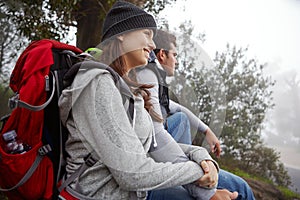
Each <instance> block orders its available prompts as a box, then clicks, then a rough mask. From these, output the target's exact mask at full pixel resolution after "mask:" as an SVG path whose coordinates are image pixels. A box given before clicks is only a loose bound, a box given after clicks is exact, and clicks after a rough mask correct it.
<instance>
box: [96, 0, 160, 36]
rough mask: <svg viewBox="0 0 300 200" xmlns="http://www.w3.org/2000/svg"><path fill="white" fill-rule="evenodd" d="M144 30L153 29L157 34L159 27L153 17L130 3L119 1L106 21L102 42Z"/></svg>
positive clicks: (108, 14)
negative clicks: (130, 32) (127, 32)
mask: <svg viewBox="0 0 300 200" xmlns="http://www.w3.org/2000/svg"><path fill="white" fill-rule="evenodd" d="M142 28H151V29H153V31H154V34H155V32H156V28H157V27H156V22H155V20H154V18H153V16H152V15H150V14H148V13H147V12H145V11H144V10H142V9H141V8H139V7H137V6H135V5H133V4H131V3H129V2H125V1H117V2H116V3H115V4H114V5H113V6H112V8H111V9H110V11H109V12H108V13H107V15H106V18H105V20H104V24H103V29H102V39H101V42H103V41H104V40H106V39H108V38H111V37H112V36H116V35H119V34H121V33H123V32H126V31H129V30H134V29H142Z"/></svg>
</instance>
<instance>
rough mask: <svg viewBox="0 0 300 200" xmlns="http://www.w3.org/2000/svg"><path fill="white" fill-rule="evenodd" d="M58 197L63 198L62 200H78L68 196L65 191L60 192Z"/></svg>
mask: <svg viewBox="0 0 300 200" xmlns="http://www.w3.org/2000/svg"><path fill="white" fill-rule="evenodd" d="M59 196H61V197H63V199H66V200H79V199H77V198H76V197H73V196H72V195H71V194H69V193H68V192H67V191H66V190H63V191H61V193H60V194H59Z"/></svg>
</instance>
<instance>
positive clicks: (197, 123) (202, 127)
mask: <svg viewBox="0 0 300 200" xmlns="http://www.w3.org/2000/svg"><path fill="white" fill-rule="evenodd" d="M180 111H181V112H183V113H185V114H186V115H187V116H188V118H189V121H190V124H191V126H192V127H194V128H195V129H196V130H198V131H200V132H202V133H204V132H205V131H206V130H207V128H208V126H207V125H206V124H205V123H204V122H202V121H201V120H200V119H199V118H198V117H197V116H196V115H195V114H194V113H192V112H191V111H190V110H189V109H187V108H186V107H184V106H182V105H180V104H178V103H176V102H174V101H172V100H170V112H171V113H175V112H180Z"/></svg>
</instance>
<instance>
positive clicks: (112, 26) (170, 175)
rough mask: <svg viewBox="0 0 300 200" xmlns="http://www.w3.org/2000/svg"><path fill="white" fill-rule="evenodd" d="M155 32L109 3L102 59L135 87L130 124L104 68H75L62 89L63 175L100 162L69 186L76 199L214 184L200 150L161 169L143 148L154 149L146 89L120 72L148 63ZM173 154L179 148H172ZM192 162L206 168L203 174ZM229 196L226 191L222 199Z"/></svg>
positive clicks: (124, 7)
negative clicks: (92, 160) (89, 158)
mask: <svg viewBox="0 0 300 200" xmlns="http://www.w3.org/2000/svg"><path fill="white" fill-rule="evenodd" d="M155 31H156V23H155V20H154V19H153V17H152V16H151V15H149V14H147V13H146V12H144V11H143V10H141V9H139V8H138V7H136V6H134V5H132V4H130V3H127V2H123V1H118V2H117V3H115V4H114V5H113V7H112V9H111V10H110V11H109V12H108V14H107V16H106V19H105V22H104V26H103V34H102V50H103V55H102V58H101V59H102V62H104V63H106V64H108V65H109V66H110V67H112V68H113V69H114V70H115V71H116V72H117V73H118V74H119V75H120V76H121V77H123V79H124V80H125V81H126V82H127V83H128V84H129V85H130V86H131V87H132V88H135V89H134V94H135V96H134V108H135V110H134V115H133V118H132V119H131V120H130V118H129V117H128V115H127V113H126V111H125V109H124V106H123V99H122V96H121V94H120V92H119V89H118V88H117V87H116V84H115V82H114V81H113V79H112V77H111V75H110V73H108V72H107V71H106V70H101V69H92V70H84V69H81V70H79V72H78V74H77V75H76V78H75V80H74V82H73V84H72V86H71V87H70V88H68V89H66V90H64V91H63V94H62V96H61V98H60V102H59V106H60V113H61V118H62V121H63V123H64V125H65V126H66V127H67V128H68V130H69V132H70V135H69V137H68V141H67V143H66V150H67V152H68V154H69V155H70V157H69V158H68V160H67V167H66V170H67V176H70V174H72V173H73V172H74V171H75V170H76V169H77V168H79V167H80V166H81V165H82V163H84V157H86V155H88V154H89V153H90V152H92V151H95V152H96V153H97V155H98V156H99V161H98V162H97V163H96V164H95V165H93V166H92V167H90V168H88V169H87V170H86V171H85V172H84V173H83V174H82V175H81V176H80V177H79V178H78V179H77V180H76V181H75V182H73V183H72V184H70V187H68V189H69V191H72V192H75V193H77V196H79V197H80V198H81V199H137V198H139V199H143V198H145V197H146V194H147V193H146V191H148V190H154V189H162V188H170V187H174V186H180V185H184V184H187V183H192V182H195V183H196V184H198V185H205V186H207V185H212V186H214V185H215V184H216V183H217V178H216V177H217V173H216V171H217V167H216V166H217V164H216V163H215V162H214V161H213V160H212V159H211V157H210V156H209V154H208V153H207V151H206V150H205V149H203V148H201V147H194V146H185V147H186V148H183V150H184V151H185V153H186V154H187V155H188V156H189V157H190V159H191V160H193V161H187V162H180V163H175V164H172V163H170V162H166V163H162V162H155V160H153V159H152V158H151V157H149V156H148V151H149V149H150V147H152V148H155V146H156V142H155V135H154V134H153V127H152V122H151V117H150V115H149V114H148V112H147V111H146V109H148V111H151V104H149V103H148V102H147V100H148V99H149V97H148V96H147V95H148V92H147V88H149V87H151V86H149V85H138V84H136V83H133V82H130V81H129V79H128V78H127V74H128V72H129V71H130V70H131V69H133V68H135V67H137V66H141V65H145V64H146V63H147V60H148V58H149V53H150V51H151V50H153V49H154V48H155V44H154V43H153V41H152V38H153V35H154V34H155ZM123 79H122V78H121V79H120V83H121V84H122V80H123ZM144 107H145V108H146V109H144ZM174 144H175V145H176V143H174ZM172 148H173V149H174V151H176V148H177V149H180V148H179V146H178V145H176V146H173V147H172ZM180 150H181V149H180ZM198 163H199V164H201V165H203V168H205V167H206V168H207V169H206V168H205V174H204V172H203V170H202V168H201V167H200V166H199V164H198ZM208 169H209V170H208ZM227 192H228V191H227ZM216 194H218V193H216ZM223 194H224V193H223ZM219 195H220V194H219ZM229 196H230V194H229V192H228V193H226V197H227V198H228V199H230V197H229ZM214 197H216V195H214ZM223 199H224V198H223Z"/></svg>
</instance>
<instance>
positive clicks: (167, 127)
mask: <svg viewBox="0 0 300 200" xmlns="http://www.w3.org/2000/svg"><path fill="white" fill-rule="evenodd" d="M154 42H155V44H156V49H155V50H154V53H155V56H156V58H157V59H156V60H153V59H152V60H151V61H150V63H149V64H148V65H147V66H146V67H142V68H140V69H139V70H137V72H136V78H137V81H138V82H139V83H145V84H153V85H154V87H153V88H151V89H150V90H149V92H150V93H151V103H152V104H153V110H154V112H155V113H157V114H159V115H161V116H162V118H163V119H164V122H161V121H158V120H153V125H154V129H155V133H156V134H158V133H162V132H168V133H169V134H171V135H172V136H173V138H174V139H175V140H176V141H177V142H180V143H186V144H191V133H190V125H192V126H193V127H195V128H196V129H197V130H198V131H200V132H203V133H204V134H205V139H206V141H207V143H208V144H209V145H210V148H211V151H212V152H213V153H215V154H216V156H220V152H221V148H220V142H219V140H218V139H217V137H216V136H215V134H214V133H213V132H212V130H211V129H210V128H209V127H208V126H207V125H205V124H204V123H203V122H202V121H201V120H200V119H199V118H197V117H196V116H195V115H194V114H193V113H192V112H191V111H190V110H188V109H187V108H185V107H184V106H181V105H179V104H177V103H175V102H174V101H172V100H170V99H169V96H168V86H167V84H166V76H174V72H175V66H176V64H177V60H176V56H177V53H176V38H175V36H173V35H171V34H169V33H167V32H164V31H161V30H158V32H157V36H156V37H155V38H154ZM224 188H225V189H228V190H229V191H231V192H233V191H237V192H238V193H239V196H238V198H237V199H247V200H251V199H255V198H254V195H253V192H252V190H251V188H250V187H249V185H248V184H247V183H246V182H245V181H244V180H243V179H242V178H240V177H238V176H235V175H234V174H231V173H229V172H226V171H224V170H220V172H219V182H218V189H224ZM158 192H159V191H157V192H156V193H158ZM161 192H163V191H161Z"/></svg>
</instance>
